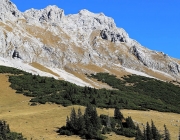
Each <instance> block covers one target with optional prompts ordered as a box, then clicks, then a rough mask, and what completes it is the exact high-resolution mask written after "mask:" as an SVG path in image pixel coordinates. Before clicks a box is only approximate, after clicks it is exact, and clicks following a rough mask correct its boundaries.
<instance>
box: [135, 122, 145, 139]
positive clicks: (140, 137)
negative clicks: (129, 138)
mask: <svg viewBox="0 0 180 140" xmlns="http://www.w3.org/2000/svg"><path fill="white" fill-rule="evenodd" d="M142 139H143V134H142V132H141V130H140V128H139V125H137V127H136V137H135V140H142Z"/></svg>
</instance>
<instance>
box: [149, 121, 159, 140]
mask: <svg viewBox="0 0 180 140" xmlns="http://www.w3.org/2000/svg"><path fill="white" fill-rule="evenodd" d="M151 131H152V138H153V139H155V140H160V134H159V132H158V130H157V128H156V126H155V125H154V122H153V121H152V120H151Z"/></svg>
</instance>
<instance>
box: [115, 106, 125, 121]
mask: <svg viewBox="0 0 180 140" xmlns="http://www.w3.org/2000/svg"><path fill="white" fill-rule="evenodd" d="M114 118H115V119H119V120H122V119H123V118H124V116H123V114H122V113H121V112H120V110H119V108H117V107H116V108H115V110H114Z"/></svg>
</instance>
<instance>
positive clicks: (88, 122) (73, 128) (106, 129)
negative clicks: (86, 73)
mask: <svg viewBox="0 0 180 140" xmlns="http://www.w3.org/2000/svg"><path fill="white" fill-rule="evenodd" d="M57 132H58V133H59V134H60V135H68V136H71V135H79V136H80V137H81V138H82V139H97V140H104V139H106V138H107V137H105V134H106V133H110V132H115V133H116V134H117V135H124V136H126V137H135V140H170V133H169V131H168V129H167V127H166V125H164V133H162V134H161V133H160V132H159V130H158V129H157V127H156V126H155V124H154V122H153V121H152V120H151V125H150V124H149V122H147V123H146V126H145V127H144V128H143V130H141V129H140V127H139V125H138V124H137V125H135V124H134V122H133V120H132V118H131V117H130V116H129V117H127V118H124V116H123V114H122V113H121V111H120V109H119V108H115V109H114V116H113V117H110V116H108V115H103V114H101V115H100V116H98V114H97V111H96V108H95V107H93V106H91V105H88V106H87V107H86V109H85V112H84V114H82V112H81V109H80V108H79V109H78V111H77V113H76V111H75V109H74V108H72V110H71V113H70V117H69V116H67V119H66V125H65V126H62V127H61V128H59V130H58V131H57Z"/></svg>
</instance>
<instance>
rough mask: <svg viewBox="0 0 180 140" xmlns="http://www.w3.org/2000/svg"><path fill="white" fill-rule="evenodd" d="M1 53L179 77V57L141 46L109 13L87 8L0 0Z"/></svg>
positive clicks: (46, 63) (76, 67) (58, 65)
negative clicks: (68, 10) (21, 6)
mask: <svg viewBox="0 0 180 140" xmlns="http://www.w3.org/2000/svg"><path fill="white" fill-rule="evenodd" d="M25 19H26V20H25ZM2 21H3V22H2ZM4 21H5V22H4ZM6 21H10V22H6ZM16 47H17V48H18V49H15V48H16ZM0 57H3V59H6V58H8V59H13V58H14V59H16V58H17V59H21V60H22V61H24V62H27V63H33V62H34V63H39V64H41V65H44V66H48V67H51V68H53V67H56V68H68V70H69V69H70V70H73V71H74V70H76V71H78V72H82V73H90V72H96V70H89V69H88V68H87V69H86V68H85V66H87V67H88V65H93V66H95V67H98V68H99V69H101V70H102V69H105V68H102V66H104V67H106V68H107V67H111V68H112V69H116V70H117V71H118V72H119V71H122V70H127V69H131V70H137V71H141V72H144V73H148V74H149V73H150V74H149V75H151V76H154V77H158V76H156V72H157V73H161V76H159V77H162V75H163V77H164V75H165V74H166V75H167V76H166V78H169V77H170V79H173V78H172V77H176V78H177V79H180V61H179V60H177V59H174V58H171V57H168V56H167V55H165V54H163V53H160V52H156V51H152V50H149V49H147V48H145V47H143V46H142V45H141V44H140V43H138V42H137V41H135V40H133V39H131V38H130V37H129V35H128V34H127V32H126V31H125V30H124V29H123V28H118V27H116V24H115V22H114V20H113V19H112V18H110V17H107V16H105V15H104V14H103V13H97V14H96V13H92V12H90V11H88V10H86V9H83V10H81V11H79V13H77V14H71V15H67V16H65V15H64V10H62V9H60V8H58V7H57V6H55V5H51V6H47V7H46V8H44V9H40V10H37V9H30V10H27V11H25V12H24V13H21V12H20V11H19V10H18V9H17V7H16V6H15V5H14V4H13V3H11V2H10V1H9V0H1V1H0ZM14 59H13V60H14ZM81 66H83V67H81ZM123 68H124V69H123ZM131 70H130V72H132V71H131ZM104 71H107V69H106V70H104ZM108 71H110V70H109V69H108ZM162 73H163V74H162ZM164 73H165V74H164ZM164 79H165V78H164Z"/></svg>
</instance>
